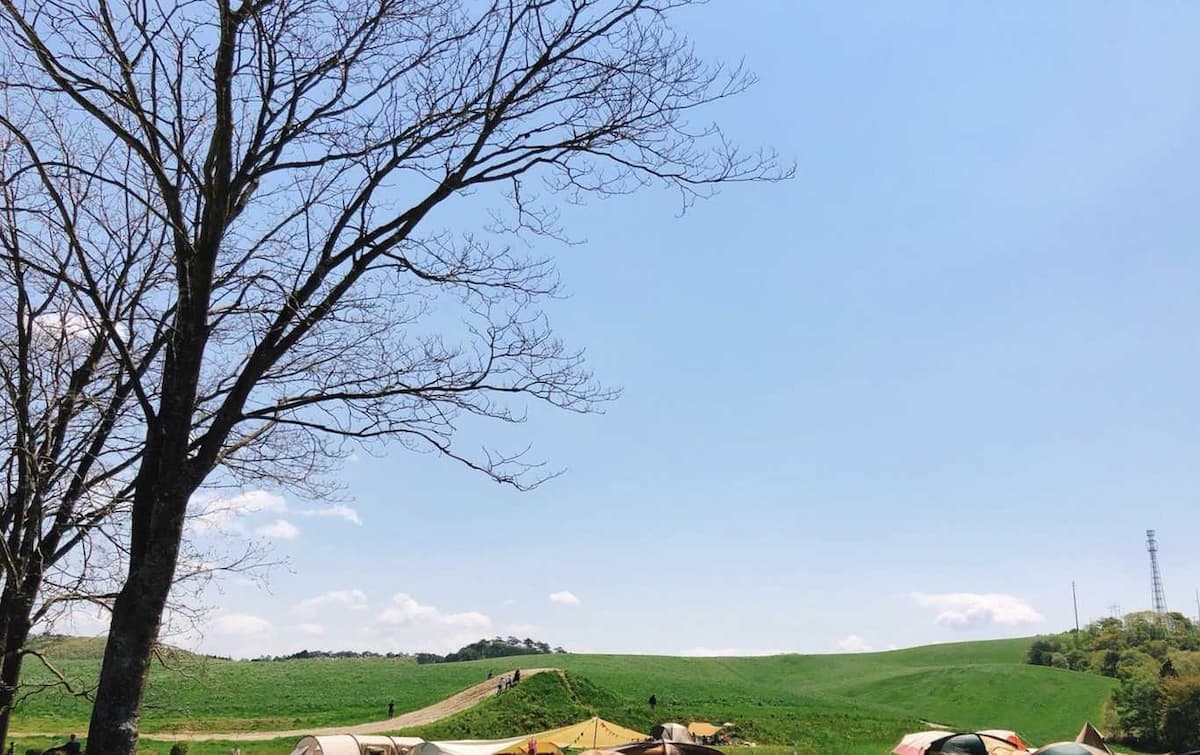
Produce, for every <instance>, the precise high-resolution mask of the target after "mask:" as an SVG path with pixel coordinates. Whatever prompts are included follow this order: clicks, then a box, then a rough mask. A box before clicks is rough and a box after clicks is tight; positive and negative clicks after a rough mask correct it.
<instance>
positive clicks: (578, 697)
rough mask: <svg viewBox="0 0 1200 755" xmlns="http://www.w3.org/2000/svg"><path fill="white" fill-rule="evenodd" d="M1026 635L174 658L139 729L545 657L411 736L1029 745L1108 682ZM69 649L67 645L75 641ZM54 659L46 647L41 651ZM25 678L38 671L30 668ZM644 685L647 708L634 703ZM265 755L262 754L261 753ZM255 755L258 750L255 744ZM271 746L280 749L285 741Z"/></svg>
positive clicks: (407, 688) (215, 723)
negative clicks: (620, 649)
mask: <svg viewBox="0 0 1200 755" xmlns="http://www.w3.org/2000/svg"><path fill="white" fill-rule="evenodd" d="M1031 643H1032V640H1031V639H1021V640H997V641H991V642H973V643H961V644H953V645H936V646H928V647H920V648H912V649H908V650H897V651H891V652H885V653H868V654H856V655H809V656H805V655H781V656H772V657H761V658H680V657H668V656H629V655H576V654H570V653H567V654H554V655H551V656H545V655H542V656H514V657H509V658H502V659H489V660H484V661H470V662H462V663H439V664H429V665H418V664H414V663H412V662H411V661H409V660H403V659H388V658H365V659H360V658H345V659H325V658H321V659H303V660H293V661H288V662H287V663H255V662H249V661H228V660H222V659H213V658H203V657H199V656H188V657H186V658H181V659H180V660H179V661H178V664H177V666H176V667H174V668H170V669H164V668H156V669H155V670H154V671H153V673H152V676H151V685H150V692H149V697H148V706H147V710H146V712H145V716H144V730H145V731H147V732H154V731H158V732H169V731H180V730H202V731H222V732H224V731H271V730H277V729H295V728H304V727H317V726H326V725H350V724H357V723H361V722H364V721H372V720H379V719H381V718H383V714H384V712H385V710H386V704H387V701H388V700H389V699H394V700H395V702H396V710H397V711H398V712H399V711H407V710H415V709H417V708H421V707H424V706H427V705H430V704H432V703H435V702H437V701H439V700H442V699H443V698H446V697H449V696H450V695H453V694H455V693H456V692H459V691H461V690H463V689H465V688H466V687H468V686H470V685H472V684H476V683H478V682H479V681H480V680H482V679H483V678H484V677H485V676H486V674H487V672H488V671H489V670H491V671H494V672H496V673H504V672H507V671H509V670H512V669H514V668H520V667H523V668H529V667H532V666H538V665H541V666H545V665H550V664H548V663H547V662H548V661H550V659H553V661H552V665H554V666H555V667H557V668H559V669H561V670H562V671H563V674H561V675H559V674H543V675H540V676H538V677H534V678H531V679H529V680H527V681H526V682H523V683H522V685H521V686H520V687H518V688H516V689H514V690H512V691H511V693H506V694H504V695H501V696H499V697H495V696H489V697H488V698H487V699H485V700H484V702H482V703H481V704H479V705H478V706H476V707H474V708H471V709H469V710H466V711H464V712H461V713H458V714H456V715H454V716H452V717H450V718H447V719H444V720H442V721H439V722H437V723H433V724H429V725H426V726H423V727H421V728H420V729H417V730H412V731H410V732H406V733H415V734H419V735H423V736H426V737H440V738H448V737H492V736H500V735H508V734H512V733H514V732H515V733H525V732H528V731H530V730H536V729H539V728H546V727H549V726H554V725H559V724H565V723H569V722H571V721H574V720H578V719H580V718H583V717H585V716H589V715H601V716H603V717H605V718H608V719H610V720H613V721H616V722H617V723H620V724H623V725H626V726H630V727H633V728H637V729H640V730H643V731H645V730H648V729H649V727H650V726H651V725H652V724H653V723H656V722H658V721H661V720H680V721H687V720H721V721H734V722H736V723H737V724H738V725H739V728H740V730H741V731H742V733H743V735H744V736H745V737H746V738H747V739H751V740H755V741H758V742H759V743H766V744H778V745H789V746H792V747H794V748H795V749H796V750H797V751H798V752H801V753H807V752H814V753H815V752H823V753H829V752H872V751H874V752H886V750H887V749H889V748H890V746H891V745H892V744H894V742H895V741H896V739H898V737H899V735H900V734H902V733H903V732H905V731H910V730H913V729H917V728H926V726H927V724H926V723H923V722H935V723H939V724H944V725H947V726H951V727H955V728H963V729H971V728H985V727H990V726H1006V727H1012V728H1016V729H1017V730H1019V731H1021V732H1022V733H1024V734H1025V735H1026V736H1028V737H1030V738H1031V739H1033V740H1034V741H1037V742H1046V741H1051V740H1054V739H1061V738H1069V737H1071V736H1073V735H1074V733H1075V731H1076V730H1077V729H1078V728H1079V725H1080V724H1081V723H1082V721H1083V720H1084V719H1092V720H1099V719H1100V718H1101V715H1102V709H1103V706H1104V703H1105V700H1106V699H1107V698H1108V696H1109V694H1110V693H1111V690H1112V687H1113V684H1114V682H1113V681H1112V680H1110V679H1105V678H1102V677H1099V676H1095V675H1090V674H1080V673H1076V672H1072V671H1069V670H1063V669H1056V668H1047V667H1040V666H1032V665H1028V664H1026V663H1025V656H1026V654H1027V653H1028V650H1029V647H1030V645H1031ZM71 647H73V648H75V650H76V651H78V648H79V645H77V644H73V645H71ZM47 652H48V653H49V654H50V655H51V657H56V656H55V654H54V649H53V647H50V648H48V649H47ZM73 655H74V656H75V657H70V658H68V657H65V656H57V657H56V661H57V663H58V665H59V666H60V667H61V668H62V669H63V670H64V671H65V672H66V673H67V674H68V676H69V677H70V678H73V679H76V680H80V681H82V680H85V679H87V678H94V676H95V674H96V672H97V670H98V667H99V656H98V655H92V656H90V657H87V655H86V654H85V653H81V652H75V653H74V654H73ZM30 675H31V680H32V681H36V677H37V676H38V675H39V671H38V670H37V669H35V668H34V667H33V666H32V665H31V671H30ZM651 692H653V693H655V694H656V695H657V697H658V700H659V701H660V704H659V709H658V711H657V714H656V715H652V714H651V712H650V710H649V708H648V707H647V706H646V703H645V701H646V698H647V697H649V695H650V693H651ZM87 713H88V710H87V704H86V702H85V701H82V700H78V699H74V698H69V697H67V696H65V695H60V694H56V693H46V694H42V695H38V696H36V697H34V698H32V699H30V700H27V701H26V702H25V703H23V704H22V705H21V706H20V708H19V709H18V711H17V713H16V721H15V723H14V729H16V730H24V731H59V730H66V729H68V728H72V727H73V728H77V729H81V728H83V727H84V722H85V721H86V718H87ZM261 751H262V752H267V751H266V750H261ZM255 752H260V750H258V749H256V750H255ZM281 752H287V750H286V749H283V750H281Z"/></svg>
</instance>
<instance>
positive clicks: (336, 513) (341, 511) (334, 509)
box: [296, 503, 362, 525]
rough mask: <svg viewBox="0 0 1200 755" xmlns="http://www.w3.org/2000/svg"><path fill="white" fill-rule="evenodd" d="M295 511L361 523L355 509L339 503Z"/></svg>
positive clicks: (303, 514)
mask: <svg viewBox="0 0 1200 755" xmlns="http://www.w3.org/2000/svg"><path fill="white" fill-rule="evenodd" d="M296 513H297V514H299V515H300V516H331V517H336V518H338V519H345V520H346V521H347V522H350V523H351V524H358V525H361V524H362V519H360V518H359V516H358V512H357V511H355V510H354V509H352V508H350V507H349V506H346V505H344V504H340V503H339V504H335V505H333V506H329V507H327V508H323V509H304V510H303V511H297V512H296Z"/></svg>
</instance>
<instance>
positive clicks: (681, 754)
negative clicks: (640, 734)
mask: <svg viewBox="0 0 1200 755" xmlns="http://www.w3.org/2000/svg"><path fill="white" fill-rule="evenodd" d="M616 749H617V752H619V753H621V755H724V753H722V752H721V751H720V750H715V749H713V748H712V747H705V746H704V745H698V744H692V743H690V742H664V741H661V740H660V741H654V742H638V743H636V744H631V745H621V746H620V747H618V748H616Z"/></svg>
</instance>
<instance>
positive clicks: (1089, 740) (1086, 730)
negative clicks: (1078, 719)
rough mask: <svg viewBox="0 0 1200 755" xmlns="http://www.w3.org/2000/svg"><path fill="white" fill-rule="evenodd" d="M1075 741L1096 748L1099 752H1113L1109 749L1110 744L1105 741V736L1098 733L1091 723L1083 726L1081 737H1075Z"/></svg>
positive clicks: (1080, 731) (1080, 732)
mask: <svg viewBox="0 0 1200 755" xmlns="http://www.w3.org/2000/svg"><path fill="white" fill-rule="evenodd" d="M1075 741H1076V742H1077V743H1078V744H1081V745H1087V746H1088V747H1095V748H1096V749H1097V750H1104V751H1105V752H1108V753H1111V752H1112V750H1110V749H1108V743H1107V742H1105V741H1104V735H1103V734H1101V733H1100V732H1098V731H1096V727H1095V726H1092V722H1091V721H1088V722H1087V723H1085V724H1084V725H1083V728H1082V729H1080V730H1079V736H1077V737H1075Z"/></svg>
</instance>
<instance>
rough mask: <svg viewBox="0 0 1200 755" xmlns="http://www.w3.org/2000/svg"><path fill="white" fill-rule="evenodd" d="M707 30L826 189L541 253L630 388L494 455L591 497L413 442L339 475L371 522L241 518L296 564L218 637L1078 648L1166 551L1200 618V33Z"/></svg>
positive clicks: (1142, 11) (957, 23) (817, 6)
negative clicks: (522, 484)
mask: <svg viewBox="0 0 1200 755" xmlns="http://www.w3.org/2000/svg"><path fill="white" fill-rule="evenodd" d="M678 25H679V26H680V28H682V29H684V30H686V31H687V32H688V33H689V34H690V35H691V36H692V37H693V38H694V40H695V42H696V44H697V47H698V49H699V50H700V51H701V52H703V53H705V54H706V55H709V56H711V57H715V58H721V59H725V60H737V59H740V58H744V59H745V62H746V64H747V66H748V67H749V68H751V69H752V70H753V71H755V72H756V73H757V74H758V76H759V78H760V81H759V83H758V85H757V86H756V87H755V88H754V89H753V90H752V91H751V92H749V93H748V94H747V95H745V96H742V97H740V98H738V99H737V100H735V101H732V102H729V103H725V104H723V105H721V106H720V107H718V108H715V109H714V110H713V111H712V113H711V115H712V117H713V118H714V119H716V120H719V121H720V122H721V123H722V125H723V126H724V127H725V128H726V129H727V130H728V131H729V132H730V133H732V134H733V135H735V136H736V137H737V139H738V140H739V141H740V142H741V143H742V144H745V145H748V146H756V145H759V144H766V145H772V146H774V147H775V148H776V149H778V151H779V152H780V153H781V154H783V155H784V156H787V157H794V159H795V161H796V164H797V176H796V178H795V179H794V180H792V181H790V182H788V183H785V184H779V185H759V186H735V187H731V188H728V189H727V190H725V191H724V192H723V193H722V194H721V195H719V196H718V197H716V198H715V199H713V200H711V201H707V202H704V203H701V204H700V205H698V206H696V207H695V208H693V210H692V211H690V212H688V213H687V214H686V215H684V216H683V217H679V216H678V213H677V210H678V207H677V204H676V198H675V197H673V196H671V195H669V194H663V193H658V192H655V191H646V192H642V193H641V194H638V195H637V196H636V197H632V198H617V199H611V200H606V201H602V202H597V203H593V204H591V205H589V206H587V207H583V208H574V207H570V208H566V209H565V210H564V212H565V214H564V219H565V221H566V223H567V225H568V228H569V230H570V232H571V233H572V235H574V236H575V237H580V238H585V239H586V240H587V242H588V243H587V244H586V245H584V246H579V247H559V246H556V245H552V244H550V243H546V244H540V243H539V244H538V246H537V247H536V249H535V251H537V252H545V253H549V254H553V255H554V256H555V257H556V259H557V260H558V263H559V267H560V270H561V273H562V276H563V280H564V283H565V285H566V288H567V289H568V290H569V292H570V293H571V297H570V298H569V299H566V300H564V301H561V302H556V303H554V304H553V306H552V308H551V314H552V317H553V321H554V324H555V326H556V328H557V329H558V330H559V331H560V332H561V333H562V334H563V335H564V336H565V337H566V338H567V339H568V340H569V341H570V342H571V343H572V344H574V345H578V346H583V347H586V348H587V350H588V353H589V359H590V364H591V365H592V367H593V368H594V369H595V371H596V372H597V374H598V376H599V377H600V378H601V379H602V380H603V381H605V382H606V383H608V384H610V385H616V386H620V387H622V388H623V390H624V393H623V396H622V398H621V399H620V400H619V401H618V402H616V403H614V404H613V405H611V406H610V407H609V409H608V412H607V414H605V415H603V416H587V417H580V416H576V415H568V414H556V413H551V412H545V411H537V412H535V413H534V415H533V416H532V418H531V421H530V422H529V423H528V424H527V425H525V426H524V427H522V428H520V430H519V433H518V434H516V435H513V434H506V435H504V436H497V437H498V438H501V439H504V440H509V441H511V442H512V444H513V445H522V444H523V443H524V442H531V443H533V445H534V450H535V452H537V453H540V454H541V455H543V456H544V457H546V458H548V459H549V460H550V461H551V462H552V463H554V464H555V465H558V466H562V467H565V468H566V469H567V470H568V472H567V474H566V475H565V476H563V477H562V478H560V479H557V480H555V481H553V482H552V483H550V484H547V485H545V486H544V487H542V488H541V489H538V490H536V491H534V492H532V493H525V494H522V493H517V492H514V491H511V490H507V489H504V488H500V487H498V486H496V485H494V484H491V483H489V482H487V481H486V480H484V479H482V478H480V477H478V476H475V475H473V474H472V473H469V472H468V471H466V470H463V469H460V468H457V467H455V466H454V465H452V464H451V463H448V462H445V461H441V460H439V459H437V458H434V457H432V456H421V455H413V454H411V453H408V452H405V451H403V450H401V449H399V448H395V449H386V450H385V451H384V453H382V454H380V455H378V456H370V455H367V454H360V457H359V460H358V461H354V462H351V463H349V464H347V465H346V467H345V470H344V472H343V475H342V476H343V478H344V481H345V484H346V486H347V492H348V494H349V496H350V498H351V499H352V500H349V501H347V505H349V506H350V507H352V508H353V510H354V511H355V512H356V515H357V518H358V519H359V520H360V521H361V524H355V523H354V522H353V521H351V519H353V517H351V516H350V515H349V514H348V513H346V512H343V513H345V514H346V515H345V516H336V515H332V516H324V517H320V516H312V515H305V514H304V513H302V512H303V511H304V510H305V509H312V508H315V507H314V505H312V504H310V503H305V502H301V501H297V500H293V499H292V498H290V497H288V495H287V493H286V492H280V491H275V492H276V493H280V494H281V495H282V496H283V497H284V498H285V499H286V502H285V501H284V500H282V499H274V498H271V499H267V498H265V497H260V498H257V499H254V500H256V501H258V503H257V504H255V505H252V506H249V507H248V508H249V509H251V510H252V511H251V512H250V513H248V514H247V515H246V516H244V517H241V518H240V519H239V524H238V525H237V526H238V527H240V528H241V529H242V530H243V531H244V532H246V533H248V534H254V533H255V532H256V531H259V530H260V529H261V530H262V532H263V533H264V535H265V536H266V537H267V539H268V540H269V542H270V543H271V547H272V548H273V550H274V553H276V554H277V555H278V556H280V557H285V558H287V559H288V560H289V562H290V568H289V569H286V570H277V571H276V572H275V573H274V575H273V577H272V579H271V582H270V586H269V589H261V588H259V587H257V586H254V585H250V584H244V583H241V582H239V581H237V580H227V581H226V582H225V583H223V584H222V586H221V590H220V591H219V592H213V593H211V594H210V595H209V601H210V602H211V603H212V604H213V605H214V606H215V610H214V611H213V613H212V614H211V615H210V619H209V622H210V623H209V626H208V630H207V631H206V632H205V636H204V638H203V639H202V640H195V641H194V643H193V644H197V645H198V646H200V647H203V648H205V649H208V650H212V651H215V652H223V653H233V654H238V655H254V654H257V653H261V652H284V651H290V650H294V649H299V648H301V647H324V648H345V647H354V648H373V649H378V650H402V649H409V650H425V649H433V650H446V649H450V648H452V647H457V645H460V644H462V641H463V640H470V639H475V638H477V637H478V636H482V635H491V634H509V633H516V634H519V635H521V636H525V635H532V636H534V637H536V638H539V639H544V640H546V641H548V642H551V643H552V644H561V645H564V646H566V647H568V648H569V649H572V650H581V651H583V650H586V651H613V652H618V651H622V652H623V651H628V652H661V653H680V652H713V653H715V652H732V651H738V652H769V651H801V652H830V651H836V650H838V649H839V648H845V649H864V648H876V649H882V648H887V647H891V646H905V645H912V644H918V643H926V642H943V641H952V640H959V639H972V638H980V637H995V636H1004V635H1019V634H1030V633H1034V632H1037V631H1052V630H1060V629H1064V628H1066V627H1067V626H1068V625H1069V624H1070V623H1071V621H1072V619H1071V602H1070V585H1071V581H1072V580H1076V581H1077V582H1078V585H1079V601H1080V611H1081V613H1082V615H1083V617H1084V619H1085V620H1086V619H1088V618H1093V617H1097V616H1100V615H1103V614H1106V613H1108V612H1109V606H1110V605H1113V604H1120V606H1121V607H1122V608H1123V609H1124V610H1134V609H1141V608H1146V607H1148V603H1149V600H1150V595H1149V570H1148V564H1147V557H1146V554H1145V551H1144V548H1143V545H1142V540H1143V536H1144V530H1145V529H1146V528H1148V527H1156V528H1157V529H1158V530H1159V539H1160V543H1161V548H1162V554H1161V558H1162V566H1163V570H1164V576H1165V581H1166V590H1167V599H1168V602H1169V604H1170V605H1171V606H1172V607H1173V608H1178V609H1186V610H1187V611H1188V612H1189V613H1193V614H1194V613H1195V610H1196V606H1195V599H1194V591H1195V588H1196V587H1197V586H1200V556H1198V555H1197V553H1198V552H1200V551H1198V550H1197V549H1196V548H1195V547H1194V544H1195V542H1194V535H1195V532H1196V529H1197V524H1200V513H1198V512H1200V509H1198V507H1197V506H1196V500H1197V491H1198V489H1200V484H1198V483H1200V465H1198V464H1197V459H1198V458H1200V453H1198V452H1200V409H1198V408H1200V403H1198V402H1197V400H1196V396H1197V389H1198V386H1200V339H1198V335H1197V334H1198V333H1200V297H1197V294H1196V292H1197V288H1196V287H1197V281H1198V280H1200V254H1198V253H1197V244H1198V240H1200V212H1198V211H1197V208H1198V207H1200V184H1198V182H1197V180H1196V177H1197V175H1200V141H1198V140H1197V139H1196V135H1197V134H1200V87H1198V86H1197V81H1200V46H1197V45H1196V44H1195V40H1196V39H1197V38H1200V5H1196V4H1192V3H1182V2H1162V3H1134V2H1129V3H1102V4H1097V3H1084V2H1078V3H1070V2H1058V3H1033V2H1028V3H1004V4H999V3H992V4H983V3H951V2H923V3H913V2H895V3H889V2H875V3H804V2H795V1H794V0H787V1H784V0H780V1H778V2H774V1H768V0H752V1H749V2H716V3H712V4H710V5H708V6H704V7H699V8H695V9H689V10H687V11H685V12H684V13H682V14H680V16H679V18H678ZM438 220H439V221H440V222H447V223H451V222H455V221H457V220H461V218H456V217H455V215H454V210H448V211H447V213H445V214H443V215H442V216H441V217H440V218H438ZM264 501H266V503H264ZM279 521H284V522H287V523H288V525H290V528H289V527H283V526H281V525H278V522H279ZM264 527H267V528H268V529H262V528H264ZM563 592H566V593H570V594H571V595H572V596H574V597H575V598H576V600H577V602H576V603H572V602H571V601H570V599H569V598H566V597H565V596H562V595H559V600H558V601H553V600H551V599H550V596H551V594H555V593H563ZM633 617H637V618H636V620H633V621H631V620H630V619H632V618H633Z"/></svg>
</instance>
